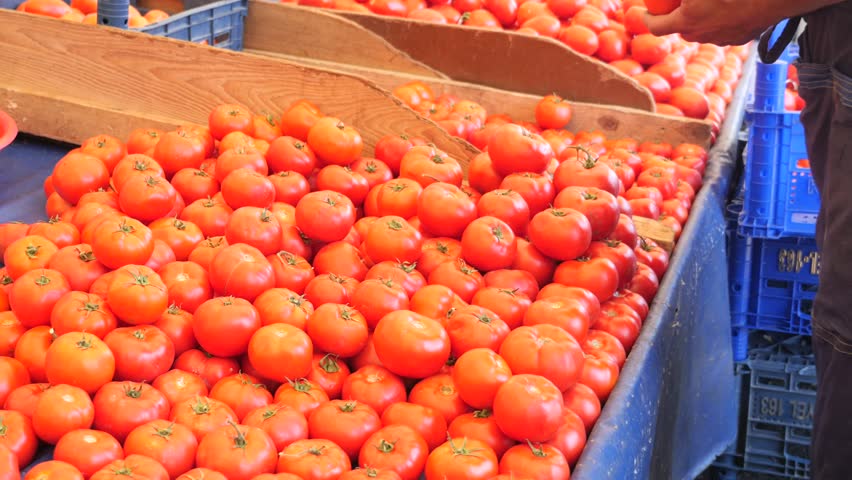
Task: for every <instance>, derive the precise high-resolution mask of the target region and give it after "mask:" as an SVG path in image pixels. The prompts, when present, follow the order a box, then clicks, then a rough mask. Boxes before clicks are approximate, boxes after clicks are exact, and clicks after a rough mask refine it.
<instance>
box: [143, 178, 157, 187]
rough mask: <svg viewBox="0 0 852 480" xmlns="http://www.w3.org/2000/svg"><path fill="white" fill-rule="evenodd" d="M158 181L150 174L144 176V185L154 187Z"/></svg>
mask: <svg viewBox="0 0 852 480" xmlns="http://www.w3.org/2000/svg"><path fill="white" fill-rule="evenodd" d="M160 183H161V182H160V180H159V179H158V178H157V177H154V176H152V175H149V176H147V177H145V185H147V186H149V187H156V186H157V185H159V184H160Z"/></svg>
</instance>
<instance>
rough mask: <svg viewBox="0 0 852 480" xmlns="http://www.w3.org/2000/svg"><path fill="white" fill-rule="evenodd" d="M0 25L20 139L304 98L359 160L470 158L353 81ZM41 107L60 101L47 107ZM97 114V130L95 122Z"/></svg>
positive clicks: (30, 20) (196, 49)
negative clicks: (405, 147)
mask: <svg viewBox="0 0 852 480" xmlns="http://www.w3.org/2000/svg"><path fill="white" fill-rule="evenodd" d="M0 25H2V28H0V44H2V45H3V48H0V65H3V66H4V68H2V69H0V87H1V88H3V89H5V94H4V95H5V99H4V103H3V104H0V108H4V109H6V110H8V111H9V114H10V115H12V116H13V118H15V120H16V121H18V122H19V123H20V124H21V125H22V130H23V131H25V132H27V133H36V134H38V131H36V130H33V129H35V128H40V127H36V125H41V124H49V123H51V122H53V120H52V119H51V117H53V116H55V115H61V116H62V118H63V123H62V125H64V127H63V128H58V127H57V128H56V130H57V131H55V132H53V133H52V134H51V135H49V136H50V137H51V138H55V139H58V140H65V141H79V140H80V139H81V137H83V138H85V136H93V135H96V134H98V133H102V132H103V131H104V129H105V128H109V127H108V126H107V125H106V124H107V123H108V122H109V121H110V120H109V119H111V118H115V117H114V115H115V114H119V115H120V116H121V118H123V119H124V120H122V122H125V123H121V125H124V127H122V128H125V129H126V128H128V127H129V126H130V125H137V126H138V125H147V123H141V124H140V123H136V121H137V119H138V121H139V122H144V121H145V120H146V119H151V120H152V121H156V122H163V123H165V124H182V123H199V124H206V123H207V117H208V115H209V112H210V110H211V109H212V108H214V107H215V106H217V105H220V104H222V103H237V104H242V105H244V106H245V107H247V108H249V109H250V110H252V111H254V112H270V113H274V114H279V113H280V112H282V111H283V110H284V109H285V108H286V107H287V106H289V105H290V104H291V103H292V102H294V101H296V100H298V99H302V98H306V99H309V100H311V101H312V102H314V103H315V104H317V105H318V106H319V107H320V108H321V109H322V110H323V112H324V113H326V114H327V115H334V116H337V117H339V118H341V119H343V120H344V121H345V122H347V123H349V124H351V125H353V126H355V127H356V128H358V129H359V131H360V133H361V135H362V136H363V137H364V142H365V144H366V145H367V146H368V149H369V150H367V151H371V150H372V146H373V145H374V144H375V142H376V141H377V140H378V139H379V138H381V137H382V136H384V135H386V134H389V133H394V134H407V135H417V136H421V137H424V138H426V139H428V140H429V141H431V142H432V143H434V144H435V145H436V146H438V147H439V148H441V149H443V150H445V151H446V152H447V153H449V154H450V155H451V156H453V157H455V158H457V159H459V160H460V161H462V162H466V161H467V160H468V159H469V158H470V157H471V156H473V155H475V154H476V153H477V151H476V149H474V148H473V147H472V146H470V145H469V144H468V143H467V142H464V141H462V140H459V139H456V138H452V137H450V136H449V135H448V134H447V133H446V132H444V131H443V130H442V129H441V128H440V127H439V126H438V125H436V124H435V123H433V122H431V121H428V120H425V119H423V118H422V117H420V116H419V115H417V114H416V113H415V112H414V111H413V110H411V109H409V108H407V107H405V106H403V105H402V104H401V103H400V102H399V101H398V100H396V99H394V98H393V97H391V96H390V95H389V94H387V92H385V91H383V90H381V89H380V88H378V87H377V86H376V85H374V84H372V83H370V82H368V81H367V80H365V79H363V78H359V77H356V76H352V75H343V74H339V73H335V72H330V71H324V70H319V69H314V68H309V67H304V66H300V65H295V64H292V63H288V62H285V61H283V60H280V59H275V58H271V57H267V56H257V55H250V54H245V53H236V52H231V51H226V50H221V49H215V48H211V47H205V46H202V45H195V44H191V43H185V42H180V41H175V40H169V39H164V38H158V37H152V36H149V35H145V34H140V33H135V32H129V31H123V30H116V29H111V28H104V27H99V26H92V25H82V24H75V23H71V22H65V21H61V20H55V19H52V18H46V17H40V16H35V15H29V14H24V13H19V12H15V11H7V10H0ZM16 95H23V97H21V98H22V99H27V98H28V99H29V100H31V99H32V98H39V99H46V100H45V102H44V103H42V105H43V106H44V107H45V108H39V109H37V108H33V109H32V110H31V111H28V112H26V115H27V118H21V117H22V113H21V110H16V109H15V108H10V105H11V104H10V102H11V103H14V102H16V98H17V97H16ZM49 99H58V100H59V101H57V102H56V104H55V105H53V107H52V108H51V105H52V104H51V102H49V101H47V100H49ZM29 100H27V101H28V102H29ZM22 101H23V100H22ZM27 104H28V105H35V103H27ZM99 112H105V113H104V115H105V116H104V117H102V118H103V119H105V120H106V121H103V122H101V121H99V120H100V117H99V116H100V113H99ZM107 113H109V115H107ZM110 115H113V116H110ZM92 117H94V119H93V118H92ZM57 125H58V124H57ZM90 129H91V130H90Z"/></svg>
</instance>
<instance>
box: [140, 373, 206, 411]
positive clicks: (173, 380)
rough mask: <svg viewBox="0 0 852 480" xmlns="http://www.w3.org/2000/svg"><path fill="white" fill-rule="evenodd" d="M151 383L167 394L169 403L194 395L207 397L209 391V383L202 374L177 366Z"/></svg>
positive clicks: (172, 403) (176, 402)
mask: <svg viewBox="0 0 852 480" xmlns="http://www.w3.org/2000/svg"><path fill="white" fill-rule="evenodd" d="M151 385H152V386H153V387H154V388H156V389H157V390H158V391H160V393H162V394H163V395H165V397H166V399H167V400H168V401H169V405H175V404H178V403H180V402H182V401H184V400H187V399H191V398H194V397H206V396H207V393H208V389H207V385H206V384H205V383H204V379H203V378H201V376H199V375H198V374H195V373H192V372H186V371H183V370H180V369H178V368H177V367H176V368H175V369H174V370H169V371H168V372H166V373H164V374H162V375H160V376H159V377H157V378H156V379H154V381H153V382H152V383H151Z"/></svg>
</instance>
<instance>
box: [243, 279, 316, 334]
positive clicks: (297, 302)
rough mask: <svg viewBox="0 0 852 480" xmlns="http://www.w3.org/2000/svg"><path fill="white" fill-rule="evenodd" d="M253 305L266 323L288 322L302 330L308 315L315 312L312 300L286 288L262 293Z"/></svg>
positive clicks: (261, 319)
mask: <svg viewBox="0 0 852 480" xmlns="http://www.w3.org/2000/svg"><path fill="white" fill-rule="evenodd" d="M253 305H254V308H255V309H257V313H258V315H260V321H261V322H262V323H263V324H264V325H271V324H273V323H288V324H290V325H293V326H294V327H296V328H298V329H300V330H304V329H305V326H306V325H307V322H308V317H309V316H311V315H313V313H314V307H313V305H311V303H310V302H308V301H307V300H305V299H304V298H302V297H301V296H299V295H297V294H296V292H294V291H292V290H288V289H286V288H273V289H270V290H267V291H265V292H263V293H261V294H260V295H259V296H258V297H257V299H255V301H254V303H253Z"/></svg>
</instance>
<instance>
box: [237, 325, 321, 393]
mask: <svg viewBox="0 0 852 480" xmlns="http://www.w3.org/2000/svg"><path fill="white" fill-rule="evenodd" d="M221 340H228V341H229V342H231V343H233V340H230V339H225V338H222V339H221ZM312 356H313V345H312V343H311V339H310V337H308V335H307V334H306V333H305V332H303V331H302V330H300V329H298V328H296V327H294V326H292V325H288V324H286V323H273V324H270V325H266V326H264V327H261V328H259V329H257V330H256V331H255V332H254V334H253V335H252V336H251V339H250V341H249V342H248V357H249V361H251V364H252V366H253V367H254V368H255V369H256V370H257V371H258V373H260V375H262V376H263V377H265V378H269V379H271V380H275V381H277V382H285V381H287V380H289V379H296V378H302V377H304V376H306V375H307V374H308V373H309V372H310V370H311V358H312Z"/></svg>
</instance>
